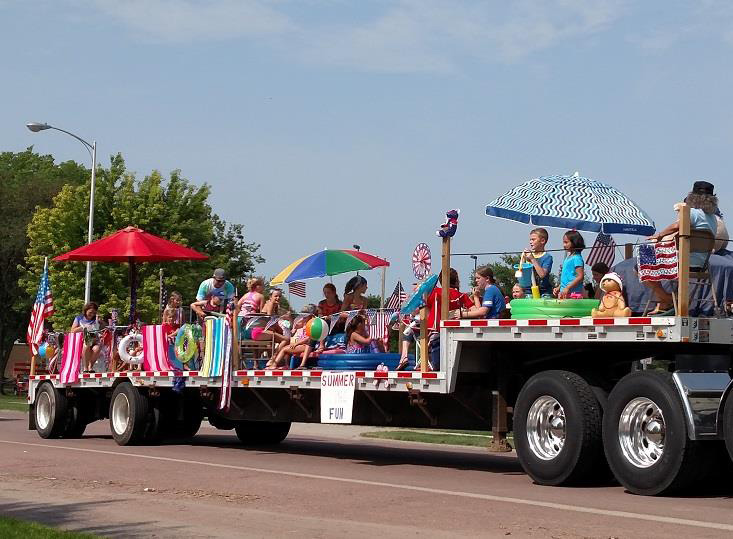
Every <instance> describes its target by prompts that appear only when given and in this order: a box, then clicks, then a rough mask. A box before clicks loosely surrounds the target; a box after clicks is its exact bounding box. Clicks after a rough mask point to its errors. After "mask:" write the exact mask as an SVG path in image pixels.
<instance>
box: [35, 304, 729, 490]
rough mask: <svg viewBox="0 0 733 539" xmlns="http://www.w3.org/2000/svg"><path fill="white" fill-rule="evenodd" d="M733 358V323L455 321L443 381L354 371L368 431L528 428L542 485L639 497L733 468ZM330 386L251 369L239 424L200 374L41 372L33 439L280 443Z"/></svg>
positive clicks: (530, 463)
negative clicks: (90, 435)
mask: <svg viewBox="0 0 733 539" xmlns="http://www.w3.org/2000/svg"><path fill="white" fill-rule="evenodd" d="M732 346H733V319H723V318H715V319H713V318H692V317H680V316H676V317H632V318H596V319H593V318H565V319H537V320H445V321H443V322H442V328H441V370H440V371H438V372H423V371H365V370H356V371H339V372H340V373H345V374H348V375H353V378H354V380H355V384H354V399H353V415H352V420H351V422H352V423H354V424H361V425H381V426H395V427H411V428H435V427H439V428H453V429H477V430H484V431H492V432H493V439H492V442H491V444H490V447H489V449H490V450H495V451H501V450H508V449H509V446H508V444H507V438H506V434H507V433H508V432H509V431H513V432H514V444H515V447H516V451H517V455H518V458H519V460H520V462H521V464H522V466H523V468H524V469H525V471H526V472H527V473H528V474H529V475H530V476H531V477H532V479H533V480H534V481H535V482H537V483H539V484H544V485H564V484H578V483H587V482H594V481H599V480H604V479H607V478H608V477H610V475H611V474H613V476H614V477H615V478H616V479H617V480H618V481H619V482H620V483H621V484H622V485H624V486H625V487H626V488H627V489H628V490H630V491H631V492H634V493H638V494H661V493H668V492H672V491H675V490H680V489H683V488H685V487H688V486H690V485H691V484H692V483H693V482H695V481H696V480H700V479H701V478H702V477H704V473H706V470H708V471H711V470H712V471H715V470H716V469H717V470H718V472H719V471H720V470H721V469H723V468H727V467H728V465H729V460H728V456H727V455H725V448H724V444H725V443H726V442H727V444H728V449H729V451H730V450H731V448H733V400H731V399H729V394H730V391H731V377H730V374H729V373H730V367H731V365H730V363H731V361H730V360H731V349H732ZM641 360H650V361H654V363H653V364H652V367H654V368H647V369H642V365H641V363H642V361H641ZM643 363H648V362H643ZM325 374H327V371H321V370H318V369H305V370H299V369H277V370H259V369H254V370H236V371H234V372H233V373H232V378H231V380H232V381H231V401H230V405H229V408H228V410H227V411H226V412H222V411H220V410H219V409H218V406H217V403H218V400H219V396H220V391H221V385H222V380H221V377H204V376H200V375H199V372H198V371H121V372H105V373H85V374H81V375H80V378H79V380H78V381H77V382H75V383H73V384H62V383H60V379H59V376H58V375H53V374H52V375H37V376H32V377H31V379H30V383H29V395H28V399H29V405H30V410H31V413H30V425H29V426H30V428H32V429H36V430H37V431H38V432H39V434H40V435H41V436H42V437H46V438H47V437H78V436H81V434H82V433H83V432H84V428H85V427H86V425H87V424H88V423H90V422H92V421H95V420H99V419H105V418H109V419H110V429H111V431H112V435H113V437H114V439H115V440H116V441H117V443H119V444H134V443H154V442H156V441H159V440H161V439H163V438H166V437H177V438H190V437H192V436H194V435H195V434H196V432H197V431H198V429H199V426H200V423H201V421H202V418H203V417H207V418H208V420H209V422H210V423H211V424H212V425H213V426H214V427H217V428H220V429H235V430H236V433H237V436H238V437H239V438H240V440H241V441H242V442H243V443H245V444H263V443H265V444H272V443H278V442H280V441H282V440H283V439H285V437H286V436H287V433H288V430H289V428H290V424H291V423H292V422H319V421H320V419H321V413H320V412H321V410H320V408H321V393H322V388H321V380H322V379H323V378H324V376H325ZM181 378H182V379H183V380H185V388H184V389H183V390H182V391H178V392H176V391H174V390H173V389H174V384H176V383H177V384H180V382H176V379H181ZM721 449H722V451H721ZM723 459H724V460H723Z"/></svg>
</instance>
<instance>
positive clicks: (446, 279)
mask: <svg viewBox="0 0 733 539" xmlns="http://www.w3.org/2000/svg"><path fill="white" fill-rule="evenodd" d="M441 261H442V264H441V274H442V275H441V277H442V278H441V280H440V286H441V290H440V319H441V320H446V319H447V318H448V310H449V307H450V305H449V303H450V296H449V294H448V292H449V289H450V238H443V253H442V257H441ZM436 314H437V313H436ZM438 329H440V328H438Z"/></svg>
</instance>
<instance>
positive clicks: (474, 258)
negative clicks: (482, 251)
mask: <svg viewBox="0 0 733 539" xmlns="http://www.w3.org/2000/svg"><path fill="white" fill-rule="evenodd" d="M471 258H473V272H474V273H476V264H478V257H477V256H476V255H471Z"/></svg>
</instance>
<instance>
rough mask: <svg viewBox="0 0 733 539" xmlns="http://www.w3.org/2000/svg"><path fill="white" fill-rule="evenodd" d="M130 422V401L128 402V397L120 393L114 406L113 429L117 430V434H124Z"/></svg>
mask: <svg viewBox="0 0 733 539" xmlns="http://www.w3.org/2000/svg"><path fill="white" fill-rule="evenodd" d="M129 420H130V401H129V400H127V395H125V394H124V393H118V394H117V396H116V397H115V402H114V403H113V404H112V428H113V429H115V433H116V434H119V435H122V434H124V433H125V431H126V430H127V423H128V421H129Z"/></svg>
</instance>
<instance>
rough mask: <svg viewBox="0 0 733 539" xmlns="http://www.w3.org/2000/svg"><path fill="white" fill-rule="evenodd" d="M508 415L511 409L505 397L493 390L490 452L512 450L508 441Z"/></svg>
mask: <svg viewBox="0 0 733 539" xmlns="http://www.w3.org/2000/svg"><path fill="white" fill-rule="evenodd" d="M508 414H509V408H507V405H506V399H505V398H504V395H503V394H502V392H501V391H499V390H496V389H495V390H493V391H492V392H491V416H492V417H491V434H492V438H491V441H490V442H489V445H488V450H489V451H490V452H492V453H507V452H509V451H511V450H512V446H510V445H509V442H508V441H507V439H506V433H507V430H508V429H507V415H508Z"/></svg>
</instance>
